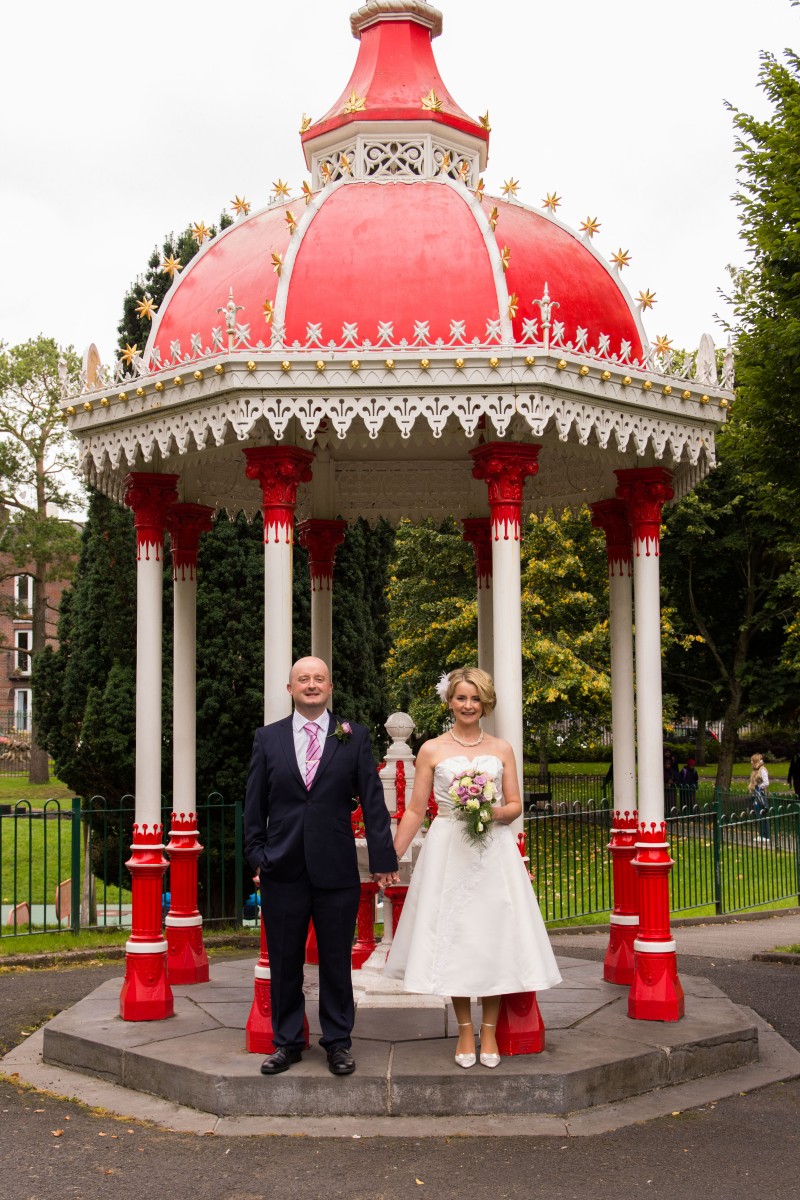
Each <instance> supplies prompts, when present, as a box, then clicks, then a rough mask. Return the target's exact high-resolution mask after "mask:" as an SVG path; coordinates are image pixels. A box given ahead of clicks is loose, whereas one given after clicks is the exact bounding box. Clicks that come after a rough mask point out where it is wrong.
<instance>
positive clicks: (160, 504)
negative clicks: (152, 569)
mask: <svg viewBox="0 0 800 1200" xmlns="http://www.w3.org/2000/svg"><path fill="white" fill-rule="evenodd" d="M179 479H180V475H162V474H160V473H159V472H158V471H131V473H130V475H127V476H126V477H125V503H126V504H127V506H128V508H130V509H132V511H133V527H134V529H135V530H136V557H137V559H139V558H141V556H142V550H144V556H145V559H149V558H150V547H151V546H153V547H154V548H155V555H156V562H158V561H159V559H160V558H161V550H162V547H163V545H164V528H165V526H166V523H167V513H168V511H169V509H170V507H171V506H172V505H173V504H174V503H175V501H176V500H177V499H178V492H177V488H176V484H177V482H178V480H179Z"/></svg>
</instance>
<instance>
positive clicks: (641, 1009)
mask: <svg viewBox="0 0 800 1200" xmlns="http://www.w3.org/2000/svg"><path fill="white" fill-rule="evenodd" d="M683 1010H684V1000H683V988H682V987H681V981H680V979H679V978H678V961H677V956H676V954H675V952H674V951H672V950H671V951H667V952H666V953H663V954H647V953H646V952H645V953H643V952H642V951H641V950H637V951H635V953H634V975H633V983H632V984H631V990H630V992H629V994H628V1016H629V1017H632V1018H633V1019H634V1020H635V1021H680V1019H681V1017H682V1016H683Z"/></svg>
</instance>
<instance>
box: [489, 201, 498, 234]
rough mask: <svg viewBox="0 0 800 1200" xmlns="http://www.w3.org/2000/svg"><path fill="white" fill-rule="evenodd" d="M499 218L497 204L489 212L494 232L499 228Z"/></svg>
mask: <svg viewBox="0 0 800 1200" xmlns="http://www.w3.org/2000/svg"><path fill="white" fill-rule="evenodd" d="M499 219H500V213H499V211H498V209H497V206H495V207H494V208H493V209H492V211H491V212H490V213H489V224H490V225H491V227H492V233H494V231H495V229H497V222H498V220H499Z"/></svg>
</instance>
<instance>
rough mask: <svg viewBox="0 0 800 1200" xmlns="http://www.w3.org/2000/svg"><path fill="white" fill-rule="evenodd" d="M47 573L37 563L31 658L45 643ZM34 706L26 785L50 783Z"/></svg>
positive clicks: (34, 578) (48, 762)
mask: <svg viewBox="0 0 800 1200" xmlns="http://www.w3.org/2000/svg"><path fill="white" fill-rule="evenodd" d="M46 579H47V572H46V567H45V564H44V563H37V564H36V569H35V571H34V573H33V612H32V613H31V626H32V628H31V657H32V659H35V656H36V655H37V654H38V653H39V651H40V650H43V649H44V647H45V644H46V642H47V595H46V592H45V587H46ZM36 725H37V723H36V717H35V705H34V716H33V718H32V720H31V761H30V764H29V766H28V783H49V782H50V760H49V758H48V755H47V751H46V750H43V749H42V747H41V746H40V745H39V743H38V740H37V737H36Z"/></svg>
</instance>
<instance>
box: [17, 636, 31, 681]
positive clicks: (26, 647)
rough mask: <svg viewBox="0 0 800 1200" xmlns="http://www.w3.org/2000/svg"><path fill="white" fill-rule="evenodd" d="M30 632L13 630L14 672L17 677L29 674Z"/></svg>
mask: <svg viewBox="0 0 800 1200" xmlns="http://www.w3.org/2000/svg"><path fill="white" fill-rule="evenodd" d="M30 650H31V631H30V629H15V630H14V670H15V671H16V672H17V673H18V674H19V675H30V673H31V654H30Z"/></svg>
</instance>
